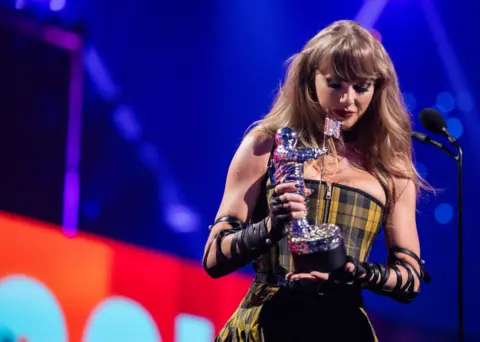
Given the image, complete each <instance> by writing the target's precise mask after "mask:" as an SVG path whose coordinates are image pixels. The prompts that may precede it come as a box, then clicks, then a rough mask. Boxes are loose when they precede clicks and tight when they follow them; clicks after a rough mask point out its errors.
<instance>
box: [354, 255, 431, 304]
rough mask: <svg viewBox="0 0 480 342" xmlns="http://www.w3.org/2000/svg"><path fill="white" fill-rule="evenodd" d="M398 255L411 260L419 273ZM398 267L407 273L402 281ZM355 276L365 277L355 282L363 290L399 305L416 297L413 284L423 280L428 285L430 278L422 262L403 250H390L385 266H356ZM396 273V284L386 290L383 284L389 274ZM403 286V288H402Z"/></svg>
mask: <svg viewBox="0 0 480 342" xmlns="http://www.w3.org/2000/svg"><path fill="white" fill-rule="evenodd" d="M398 254H405V255H408V256H409V257H411V258H413V259H414V260H415V261H416V262H417V263H418V265H419V266H420V273H418V272H417V270H416V269H415V267H414V266H413V265H412V264H410V263H408V262H406V261H405V260H403V259H400V258H399V257H398ZM399 266H402V267H403V268H404V269H405V270H406V273H407V279H406V280H405V281H404V279H403V275H402V272H401V271H400V268H399ZM357 267H358V269H357V270H356V271H357V272H355V273H356V275H360V274H364V275H365V277H364V278H362V279H358V278H357V281H358V282H359V283H360V284H361V285H362V287H363V288H367V289H369V290H371V291H373V292H375V293H378V294H380V295H384V296H388V297H391V298H393V299H395V300H396V301H398V302H401V303H410V302H411V301H412V300H413V299H415V297H416V296H417V295H418V292H416V291H415V289H414V287H415V282H420V281H421V280H424V281H425V282H426V283H429V282H430V280H431V278H430V275H429V274H428V273H427V272H426V270H425V268H424V262H423V261H422V260H420V258H419V257H418V256H417V255H416V254H415V253H413V252H412V251H410V250H408V249H405V248H391V249H390V251H389V255H388V261H387V265H382V264H378V263H371V262H364V263H361V264H360V265H357ZM391 272H395V273H396V279H397V281H396V284H395V286H394V287H393V288H386V287H385V284H386V282H387V281H388V279H389V277H390V273H391ZM402 284H403V286H402Z"/></svg>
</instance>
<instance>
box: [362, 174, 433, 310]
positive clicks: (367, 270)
mask: <svg viewBox="0 0 480 342" xmlns="http://www.w3.org/2000/svg"><path fill="white" fill-rule="evenodd" d="M395 186H396V188H397V189H398V190H400V195H399V197H398V199H397V201H396V202H395V204H394V207H393V209H392V211H391V212H390V215H389V217H388V218H387V221H386V224H385V227H384V228H385V237H386V245H387V248H388V250H389V255H388V260H387V264H386V265H382V264H377V263H369V262H366V263H363V264H362V265H360V267H359V268H360V269H362V268H364V269H363V270H357V271H361V272H362V273H364V275H363V276H362V278H363V279H362V283H363V285H364V286H365V287H367V288H369V289H370V290H372V291H374V292H376V293H379V294H383V295H387V296H390V297H392V298H394V299H396V300H398V301H400V302H404V303H408V302H410V301H412V300H413V299H414V298H415V296H416V295H417V294H418V292H419V290H420V281H421V280H422V279H424V280H425V281H426V282H429V281H430V277H429V275H428V273H426V271H425V269H424V265H423V261H421V259H420V243H419V239H418V232H417V226H416V219H415V213H416V187H415V184H414V183H413V182H412V181H411V180H407V179H400V180H396V183H395Z"/></svg>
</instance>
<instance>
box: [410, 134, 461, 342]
mask: <svg viewBox="0 0 480 342" xmlns="http://www.w3.org/2000/svg"><path fill="white" fill-rule="evenodd" d="M442 133H443V135H444V136H445V137H446V138H447V139H448V141H449V142H450V143H451V144H452V145H453V146H454V147H455V149H456V150H457V155H454V154H453V153H452V152H451V151H450V150H449V149H448V148H446V147H445V146H444V145H443V144H442V143H440V142H438V141H435V140H432V139H430V137H429V136H427V135H425V134H423V133H419V132H413V133H412V137H413V138H414V139H415V140H418V141H421V142H423V143H424V144H431V145H433V146H435V147H437V148H439V149H441V150H442V151H444V152H446V153H447V154H448V155H449V156H450V157H451V158H452V159H453V160H455V162H456V163H457V225H458V228H457V234H458V255H457V260H458V275H457V277H458V279H457V281H458V292H457V298H458V299H457V300H458V342H463V337H464V336H463V335H464V334H463V217H462V215H463V213H462V205H463V204H462V196H463V191H462V184H463V181H462V173H463V151H462V148H461V147H460V145H459V144H458V143H457V140H456V139H455V138H454V137H452V135H451V134H450V133H448V131H447V129H446V127H444V128H443V129H442Z"/></svg>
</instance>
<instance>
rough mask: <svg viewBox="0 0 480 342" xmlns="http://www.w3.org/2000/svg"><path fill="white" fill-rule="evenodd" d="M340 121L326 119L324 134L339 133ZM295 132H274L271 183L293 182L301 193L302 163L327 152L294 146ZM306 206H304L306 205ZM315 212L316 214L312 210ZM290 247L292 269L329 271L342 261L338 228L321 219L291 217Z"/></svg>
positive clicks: (303, 188)
mask: <svg viewBox="0 0 480 342" xmlns="http://www.w3.org/2000/svg"><path fill="white" fill-rule="evenodd" d="M339 126H340V124H339V123H338V122H336V121H333V120H326V122H325V134H326V135H329V136H335V137H337V138H338V137H339V134H340V133H339V131H340V130H339ZM297 141H298V136H297V133H296V132H295V131H294V130H293V129H291V128H289V127H283V128H280V129H279V130H278V131H277V132H276V134H275V142H276V146H277V147H276V148H275V151H274V154H273V166H274V170H275V171H274V179H275V184H279V183H295V185H296V186H297V191H295V193H296V194H299V195H302V196H305V181H304V177H303V175H304V173H303V169H304V163H305V162H307V161H309V160H315V159H318V158H319V157H321V156H322V155H324V154H326V153H327V152H328V149H327V148H325V145H324V146H323V147H322V148H320V149H319V148H296V144H297ZM307 210H308V209H307ZM315 215H316V214H315ZM287 239H288V246H289V248H290V251H291V252H292V253H293V254H295V258H296V260H295V271H296V272H307V273H308V272H311V271H320V272H332V271H334V270H336V269H338V268H340V267H342V266H343V265H344V264H345V262H346V258H347V255H346V251H345V245H344V243H343V238H342V235H341V231H340V228H339V227H338V226H337V225H334V224H329V223H323V224H320V225H316V224H310V223H309V222H308V220H307V217H305V218H302V219H292V220H291V221H290V223H289V233H288V235H287Z"/></svg>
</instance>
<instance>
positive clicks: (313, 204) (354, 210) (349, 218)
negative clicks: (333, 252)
mask: <svg viewBox="0 0 480 342" xmlns="http://www.w3.org/2000/svg"><path fill="white" fill-rule="evenodd" d="M305 183H306V187H307V188H309V189H311V190H312V194H311V195H310V196H309V197H308V200H307V208H308V216H307V219H308V221H309V223H310V224H313V223H318V224H321V223H323V222H327V223H334V224H336V225H338V226H339V227H340V229H341V231H342V236H343V239H344V242H345V247H346V249H347V254H348V255H350V256H351V257H353V258H354V259H355V260H357V261H359V262H363V261H366V260H367V259H368V256H369V255H370V251H371V249H372V245H373V241H374V239H375V237H376V236H377V234H378V232H379V231H380V227H381V225H382V222H383V219H384V212H385V209H384V206H383V205H382V203H380V202H379V201H378V200H377V199H375V198H373V197H372V196H370V195H369V194H367V193H365V192H363V191H361V190H358V189H356V188H352V187H349V186H346V185H342V184H336V183H333V184H332V195H331V200H330V204H329V210H328V214H327V215H326V216H327V217H325V215H324V212H325V205H326V201H325V194H326V191H327V185H326V183H324V182H322V183H320V182H318V181H312V180H306V181H305ZM272 192H273V189H270V190H269V191H268V193H267V197H268V199H269V198H270V196H271V195H272ZM255 266H256V270H257V271H258V272H261V273H273V274H276V275H279V276H285V275H286V274H287V273H288V272H295V269H294V267H293V261H292V254H291V253H290V250H289V248H288V243H287V239H282V240H281V241H279V242H278V243H277V244H276V245H275V246H273V248H272V249H271V250H270V252H269V253H267V254H265V255H263V256H261V257H260V258H258V260H257V261H256V262H255Z"/></svg>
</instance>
